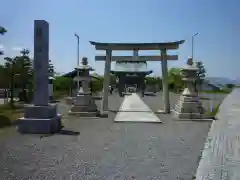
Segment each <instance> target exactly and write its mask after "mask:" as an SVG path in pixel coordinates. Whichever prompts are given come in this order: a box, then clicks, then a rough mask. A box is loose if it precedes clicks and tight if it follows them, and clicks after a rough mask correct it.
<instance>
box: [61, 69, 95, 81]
mask: <svg viewBox="0 0 240 180" xmlns="http://www.w3.org/2000/svg"><path fill="white" fill-rule="evenodd" d="M75 76H77V70H73V71H71V72H68V73H66V74H63V77H71V78H73V77H75ZM90 77H92V78H94V79H99V78H98V77H96V76H92V75H91V74H90Z"/></svg>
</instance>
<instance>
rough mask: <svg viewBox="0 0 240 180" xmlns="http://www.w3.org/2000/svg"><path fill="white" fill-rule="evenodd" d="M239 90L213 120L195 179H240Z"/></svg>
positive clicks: (227, 98) (225, 101) (234, 92)
mask: <svg viewBox="0 0 240 180" xmlns="http://www.w3.org/2000/svg"><path fill="white" fill-rule="evenodd" d="M239 96H240V89H235V90H233V92H232V93H231V94H229V95H228V96H227V97H226V98H225V99H224V101H223V103H222V104H221V106H220V107H219V112H218V114H217V118H218V120H216V121H213V123H212V125H211V128H210V131H209V133H208V137H207V139H206V142H205V147H204V150H203V153H202V157H201V160H200V163H199V166H198V169H197V173H196V180H227V179H229V180H230V179H231V180H239V179H240V171H239V170H240V151H239V149H240V121H239V119H240V101H239V98H238V97H239Z"/></svg>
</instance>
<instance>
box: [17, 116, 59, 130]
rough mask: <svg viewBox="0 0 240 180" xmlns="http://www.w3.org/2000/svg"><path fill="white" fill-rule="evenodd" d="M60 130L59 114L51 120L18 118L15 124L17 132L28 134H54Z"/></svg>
mask: <svg viewBox="0 0 240 180" xmlns="http://www.w3.org/2000/svg"><path fill="white" fill-rule="evenodd" d="M61 128H62V124H61V114H57V115H56V116H55V117H52V118H51V119H34V118H24V117H23V118H20V119H19V120H18V122H17V131H18V132H20V133H26V134H27V133H29V134H49V133H56V132H58V131H59V130H60V129H61Z"/></svg>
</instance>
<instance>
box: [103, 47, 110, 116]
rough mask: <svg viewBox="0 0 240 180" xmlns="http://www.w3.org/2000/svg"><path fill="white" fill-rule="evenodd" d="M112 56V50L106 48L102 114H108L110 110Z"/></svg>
mask: <svg viewBox="0 0 240 180" xmlns="http://www.w3.org/2000/svg"><path fill="white" fill-rule="evenodd" d="M111 58H112V50H111V49H107V50H106V61H105V68H104V81H103V98H102V105H101V112H100V113H101V114H102V115H106V113H105V112H106V111H108V96H109V83H110V70H111Z"/></svg>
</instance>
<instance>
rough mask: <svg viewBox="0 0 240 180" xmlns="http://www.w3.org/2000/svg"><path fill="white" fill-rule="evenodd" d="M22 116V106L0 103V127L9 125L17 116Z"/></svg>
mask: <svg viewBox="0 0 240 180" xmlns="http://www.w3.org/2000/svg"><path fill="white" fill-rule="evenodd" d="M22 116H23V109H22V107H14V108H12V107H11V106H10V105H9V104H6V105H0V128H3V127H6V126H11V125H12V124H13V123H14V122H15V121H16V120H17V119H18V118H20V117H22Z"/></svg>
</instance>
